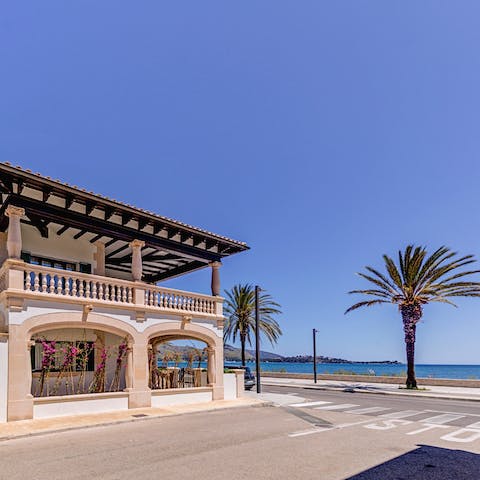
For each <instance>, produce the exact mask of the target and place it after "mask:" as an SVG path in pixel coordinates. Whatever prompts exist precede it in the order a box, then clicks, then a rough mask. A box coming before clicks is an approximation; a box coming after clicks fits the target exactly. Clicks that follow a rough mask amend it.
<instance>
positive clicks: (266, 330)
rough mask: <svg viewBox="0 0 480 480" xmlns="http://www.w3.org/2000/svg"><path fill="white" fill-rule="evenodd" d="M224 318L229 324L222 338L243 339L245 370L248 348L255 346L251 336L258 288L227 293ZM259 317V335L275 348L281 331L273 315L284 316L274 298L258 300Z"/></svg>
mask: <svg viewBox="0 0 480 480" xmlns="http://www.w3.org/2000/svg"><path fill="white" fill-rule="evenodd" d="M225 296H226V298H225V305H224V309H225V315H226V317H227V321H226V322H225V328H224V331H223V338H224V340H227V339H229V338H232V340H233V341H234V342H235V340H236V339H237V336H238V338H240V345H241V350H242V365H243V366H245V345H246V343H247V342H248V344H249V345H251V344H252V341H251V335H252V333H253V334H255V288H254V287H253V286H252V285H250V284H245V285H241V284H238V285H235V286H234V287H233V288H232V289H231V290H230V291H227V290H225ZM258 300H259V301H258V313H259V326H260V331H261V333H263V334H264V335H265V337H267V338H268V340H270V342H271V344H272V345H273V344H274V343H275V342H276V341H277V340H278V338H279V337H280V335H281V334H282V331H281V330H280V326H279V325H278V323H277V322H276V321H275V320H274V319H273V316H274V315H278V314H281V313H282V312H281V311H280V309H279V308H278V307H280V305H279V304H278V303H276V302H274V301H273V299H272V297H271V295H269V294H267V293H261V294H260V295H259V299H258Z"/></svg>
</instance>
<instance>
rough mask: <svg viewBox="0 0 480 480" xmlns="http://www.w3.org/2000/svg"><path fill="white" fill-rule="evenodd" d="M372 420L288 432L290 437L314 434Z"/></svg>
mask: <svg viewBox="0 0 480 480" xmlns="http://www.w3.org/2000/svg"><path fill="white" fill-rule="evenodd" d="M370 421H371V420H362V421H360V422H353V423H342V424H340V425H335V426H334V427H331V428H326V427H316V428H313V429H310V430H302V431H301V432H294V433H290V434H288V436H289V437H302V436H304V435H313V434H314V433H321V432H327V431H329V430H341V429H342V428H348V427H354V426H356V425H363V424H364V423H368V422H370Z"/></svg>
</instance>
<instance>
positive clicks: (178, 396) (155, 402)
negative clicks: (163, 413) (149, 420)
mask: <svg viewBox="0 0 480 480" xmlns="http://www.w3.org/2000/svg"><path fill="white" fill-rule="evenodd" d="M162 393H163V392H162ZM211 401H212V392H211V391H208V392H191V393H175V394H165V393H163V394H158V393H155V391H152V407H165V406H168V405H185V404H189V403H203V402H211Z"/></svg>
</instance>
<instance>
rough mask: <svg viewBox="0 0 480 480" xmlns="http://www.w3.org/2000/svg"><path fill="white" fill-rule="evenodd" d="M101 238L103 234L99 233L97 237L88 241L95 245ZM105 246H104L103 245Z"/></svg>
mask: <svg viewBox="0 0 480 480" xmlns="http://www.w3.org/2000/svg"><path fill="white" fill-rule="evenodd" d="M102 237H103V234H102V233H100V234H98V235H95V236H94V237H93V238H92V239H91V240H90V243H95V242H97V241H98V240H100V239H101V238H102ZM105 245H106V244H105Z"/></svg>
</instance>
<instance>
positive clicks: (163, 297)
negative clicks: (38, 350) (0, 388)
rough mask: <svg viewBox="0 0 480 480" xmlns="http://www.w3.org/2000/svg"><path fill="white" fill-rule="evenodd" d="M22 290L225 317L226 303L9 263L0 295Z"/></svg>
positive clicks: (2, 275)
mask: <svg viewBox="0 0 480 480" xmlns="http://www.w3.org/2000/svg"><path fill="white" fill-rule="evenodd" d="M19 290H22V291H24V292H25V293H26V294H29V295H32V294H33V295H35V296H36V295H38V296H45V297H51V298H52V299H53V298H58V299H66V298H68V299H78V300H84V301H85V300H86V301H92V303H96V302H101V303H106V304H110V305H114V304H116V305H122V306H125V307H134V308H136V309H138V308H139V307H140V308H146V309H155V310H157V309H158V310H164V311H171V312H177V313H190V314H192V313H193V314H200V315H202V316H212V315H213V316H221V315H222V309H221V304H222V301H223V300H222V299H221V298H219V297H211V296H209V295H202V294H197V293H190V292H184V291H182V290H174V289H170V288H162V287H157V286H154V285H149V284H145V283H138V282H129V281H126V280H121V279H117V278H110V277H102V276H99V275H90V274H86V273H79V272H72V271H66V270H60V269H56V268H51V267H42V266H39V265H31V264H28V263H24V262H21V261H16V260H7V261H5V263H4V265H3V267H2V268H1V269H0V292H2V291H7V292H8V291H15V292H16V295H17V294H18V291H19Z"/></svg>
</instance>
